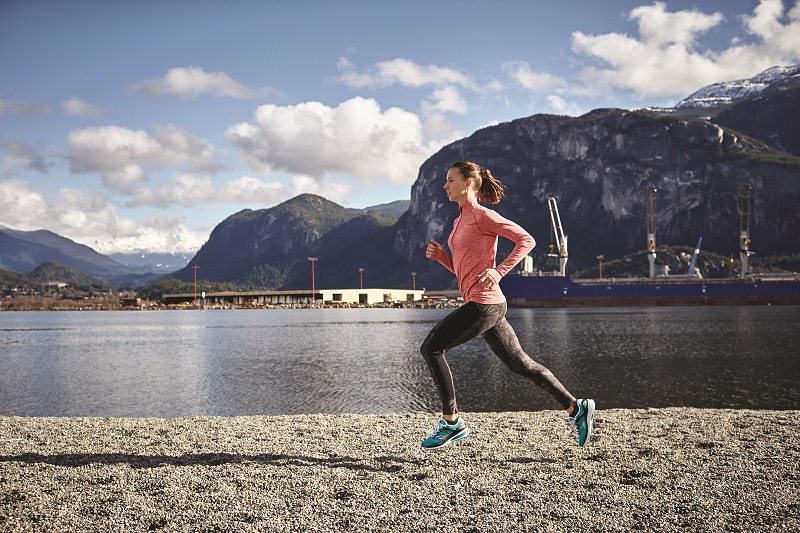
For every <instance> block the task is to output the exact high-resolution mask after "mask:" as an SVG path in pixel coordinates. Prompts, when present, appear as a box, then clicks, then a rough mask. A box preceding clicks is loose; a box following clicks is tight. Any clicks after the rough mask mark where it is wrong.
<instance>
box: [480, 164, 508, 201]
mask: <svg viewBox="0 0 800 533" xmlns="http://www.w3.org/2000/svg"><path fill="white" fill-rule="evenodd" d="M480 174H481V188H480V189H479V190H478V201H479V202H483V203H485V204H496V203H499V202H500V199H501V198H502V197H503V195H504V194H505V191H504V190H503V189H504V188H505V187H503V184H502V183H500V180H498V179H497V178H495V177H494V176H492V173H491V172H489V169H488V168H482V169H481V172H480Z"/></svg>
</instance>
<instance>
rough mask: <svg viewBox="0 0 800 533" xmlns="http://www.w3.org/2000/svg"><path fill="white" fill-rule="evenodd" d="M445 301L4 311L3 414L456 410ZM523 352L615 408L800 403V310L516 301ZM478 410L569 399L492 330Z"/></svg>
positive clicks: (462, 353)
mask: <svg viewBox="0 0 800 533" xmlns="http://www.w3.org/2000/svg"><path fill="white" fill-rule="evenodd" d="M448 312H449V310H444V309H426V310H414V309H309V310H305V309H297V310H214V311H212V310H208V311H200V310H195V311H147V312H145V311H130V312H119V311H118V312H113V311H112V312H17V313H14V312H4V313H0V415H19V416H113V417H129V416H132V417H174V416H183V415H219V416H234V415H256V414H264V415H283V414H302V413H363V414H368V413H374V414H383V413H404V412H419V411H433V412H438V411H439V409H440V406H439V402H438V398H437V396H436V393H435V388H434V384H433V381H432V379H431V377H430V374H429V372H428V369H427V367H426V365H425V363H424V361H423V360H422V357H421V356H420V354H419V345H420V344H421V342H422V340H423V339H424V338H425V336H426V334H427V333H428V331H429V330H430V328H431V327H433V325H434V324H435V323H436V322H437V321H438V320H440V319H441V318H442V317H444V316H445V315H446V314H447V313H448ZM508 319H509V322H511V324H512V325H513V326H514V328H515V329H516V331H517V334H518V336H519V338H520V341H521V343H522V345H523V347H524V348H525V349H526V351H528V353H529V354H530V355H531V356H532V357H533V358H534V359H536V360H538V361H539V362H541V363H542V364H544V365H545V366H547V367H548V368H550V370H552V371H553V373H555V375H556V376H557V377H558V378H559V379H560V380H561V381H562V382H563V383H564V384H565V385H566V386H567V388H568V389H569V390H570V391H571V392H572V393H573V394H574V395H576V396H578V397H593V398H595V399H596V400H597V403H598V407H599V408H614V407H626V408H641V407H666V406H693V407H734V408H755V409H798V408H800V356H798V352H800V349H799V347H800V328H798V324H800V307H798V306H786V307H784V306H773V307H689V308H676V307H672V308H635V309H634V308H619V309H511V310H509V313H508ZM448 361H449V363H450V366H451V368H452V369H453V374H454V376H455V381H456V390H457V392H458V400H459V405H460V408H461V410H462V411H467V412H469V411H506V410H540V409H558V408H559V406H558V405H557V404H556V402H555V401H554V400H553V399H552V398H550V396H549V395H547V394H546V393H544V392H543V391H542V390H541V389H539V388H538V387H536V386H535V385H532V384H530V383H529V382H528V381H526V380H525V379H524V378H522V377H520V376H517V375H515V374H512V373H511V372H510V371H509V370H507V369H506V368H505V367H504V366H503V364H502V363H501V362H500V361H499V360H497V359H496V358H495V356H494V355H493V354H492V353H491V351H490V350H489V349H488V347H487V346H486V344H485V343H484V341H483V340H482V339H480V338H478V339H476V340H473V341H471V342H469V343H467V344H466V345H464V346H461V347H458V348H455V349H453V350H452V351H451V352H449V354H448Z"/></svg>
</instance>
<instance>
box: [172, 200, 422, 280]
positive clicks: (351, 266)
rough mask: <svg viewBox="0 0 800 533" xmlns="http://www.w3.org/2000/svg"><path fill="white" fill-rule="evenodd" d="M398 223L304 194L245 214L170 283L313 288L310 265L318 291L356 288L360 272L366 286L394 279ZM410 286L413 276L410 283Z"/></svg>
mask: <svg viewBox="0 0 800 533" xmlns="http://www.w3.org/2000/svg"><path fill="white" fill-rule="evenodd" d="M396 220H397V219H396V218H395V217H391V216H389V215H386V214H383V213H380V212H377V211H367V212H364V213H357V212H352V211H351V210H348V209H346V208H344V207H342V206H340V205H338V204H335V203H333V202H331V201H329V200H326V199H325V198H322V197H320V196H316V195H313V194H303V195H300V196H297V197H295V198H292V199H291V200H288V201H286V202H284V203H282V204H280V205H277V206H275V207H272V208H269V209H260V210H257V211H253V210H250V209H245V210H243V211H240V212H238V213H236V214H234V215H232V216H230V217H228V218H227V219H225V220H224V221H223V222H221V223H220V224H219V225H218V226H217V227H216V228H214V230H213V231H212V232H211V235H210V236H209V239H208V241H207V242H206V244H205V245H203V247H202V248H201V249H200V250H199V251H198V252H197V255H195V257H194V258H193V259H192V260H191V262H190V263H189V265H188V266H187V267H186V268H184V269H181V270H180V271H178V272H177V273H175V274H174V275H173V277H175V278H177V279H179V280H182V281H189V280H192V279H193V277H194V268H193V267H195V266H197V267H198V272H197V275H198V279H203V280H209V281H230V282H235V283H238V284H241V285H244V286H249V287H254V288H256V287H257V288H281V289H299V288H309V286H310V281H311V262H310V261H309V257H316V258H317V259H316V262H315V279H316V280H317V283H319V285H318V286H320V287H323V286H325V287H354V286H358V284H359V271H358V269H359V268H364V269H365V271H366V272H367V273H366V274H365V275H364V279H365V286H372V287H375V286H377V285H376V282H377V280H378V279H380V280H381V281H384V280H388V279H391V275H390V271H391V270H392V268H397V260H398V257H397V256H396V255H395V254H394V252H393V251H392V241H393V224H394V223H395V222H396ZM408 277H409V279H410V275H409V276H408Z"/></svg>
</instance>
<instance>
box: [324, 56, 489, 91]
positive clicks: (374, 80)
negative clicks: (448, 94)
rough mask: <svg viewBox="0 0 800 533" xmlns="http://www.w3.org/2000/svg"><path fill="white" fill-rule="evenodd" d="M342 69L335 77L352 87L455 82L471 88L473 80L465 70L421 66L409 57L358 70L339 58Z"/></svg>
mask: <svg viewBox="0 0 800 533" xmlns="http://www.w3.org/2000/svg"><path fill="white" fill-rule="evenodd" d="M339 70H341V71H342V74H341V76H340V77H339V81H341V82H342V83H344V84H345V85H347V86H348V87H352V88H355V89H363V88H369V89H380V88H386V87H391V86H392V85H400V86H404V87H423V86H426V85H433V86H445V85H458V86H461V87H467V88H474V87H475V84H474V83H473V82H472V81H471V80H470V79H469V77H468V76H466V75H465V74H463V73H461V72H459V71H457V70H455V69H452V68H448V67H438V66H436V65H427V66H422V65H418V64H416V63H414V62H413V61H411V60H409V59H402V58H398V59H393V60H391V61H384V62H381V63H378V64H377V65H375V67H374V68H373V69H372V70H371V71H370V72H367V73H364V74H359V73H358V72H356V71H355V69H354V66H353V64H352V63H350V61H348V60H347V59H346V58H341V59H339Z"/></svg>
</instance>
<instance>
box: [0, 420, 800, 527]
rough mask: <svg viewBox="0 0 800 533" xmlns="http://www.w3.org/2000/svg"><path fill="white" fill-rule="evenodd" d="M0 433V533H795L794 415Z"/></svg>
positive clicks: (35, 423)
mask: <svg viewBox="0 0 800 533" xmlns="http://www.w3.org/2000/svg"><path fill="white" fill-rule="evenodd" d="M464 417H465V419H466V420H467V423H468V424H469V426H470V429H471V431H472V435H470V437H469V438H467V439H465V440H462V441H460V442H458V443H454V444H453V445H451V446H449V447H447V448H444V449H442V450H439V451H435V452H423V451H422V450H421V449H420V448H419V441H420V440H421V439H422V438H423V437H425V436H427V434H429V433H430V431H431V430H432V429H433V424H434V423H435V419H434V417H433V416H432V415H430V414H410V415H390V416H386V417H378V416H362V415H313V416H285V417H234V418H216V417H185V418H174V419H155V418H151V419H144V418H140V419H119V418H16V417H0V530H3V531H147V530H164V531H214V530H224V531H351V530H358V531H365V530H367V531H368V530H376V531H377V530H380V531H438V530H463V531H614V530H633V529H636V530H640V529H644V530H653V531H680V530H694V531H797V530H798V529H800V441H799V440H798V434H799V433H800V412H798V411H748V410H706V409H685V408H674V409H651V410H625V409H620V410H606V411H603V410H601V411H598V412H597V416H596V422H595V438H594V439H593V441H592V443H591V445H590V446H588V447H586V448H578V446H577V445H576V443H575V440H574V437H573V435H572V434H571V433H569V432H567V430H566V429H565V428H566V424H565V421H564V417H563V415H562V414H561V413H559V412H555V411H542V412H513V413H466V414H464Z"/></svg>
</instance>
